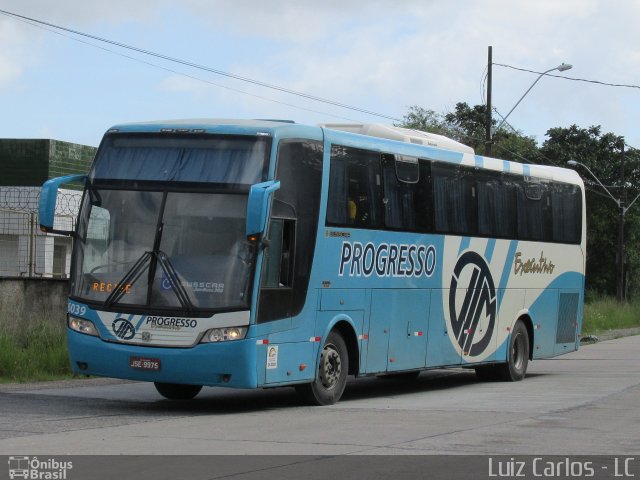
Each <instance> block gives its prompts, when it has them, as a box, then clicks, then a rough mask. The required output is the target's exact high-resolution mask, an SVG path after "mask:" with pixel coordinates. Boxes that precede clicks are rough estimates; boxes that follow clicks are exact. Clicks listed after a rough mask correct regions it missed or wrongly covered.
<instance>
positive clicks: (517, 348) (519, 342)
mask: <svg viewBox="0 0 640 480" xmlns="http://www.w3.org/2000/svg"><path fill="white" fill-rule="evenodd" d="M525 350H526V346H525V344H524V336H523V335H522V334H520V333H518V334H517V335H516V338H514V339H513V347H512V348H511V358H512V359H513V367H514V368H515V369H516V370H517V371H520V370H522V369H523V367H524V355H525Z"/></svg>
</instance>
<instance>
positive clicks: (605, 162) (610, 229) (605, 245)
mask: <svg viewBox="0 0 640 480" xmlns="http://www.w3.org/2000/svg"><path fill="white" fill-rule="evenodd" d="M547 137H548V139H547V140H545V142H544V144H543V145H542V148H541V152H542V154H543V159H544V160H546V162H545V163H552V164H555V165H559V166H566V164H567V161H569V160H576V161H578V162H580V163H583V164H584V165H586V166H587V167H588V168H589V169H590V170H591V171H592V172H593V173H594V175H595V176H596V177H597V178H598V179H599V180H600V181H601V182H602V183H603V184H604V185H605V186H606V187H607V189H608V190H609V191H610V192H611V194H612V195H613V196H614V197H615V198H621V197H624V195H625V192H626V193H629V194H633V197H631V198H630V200H632V199H633V198H634V196H635V194H637V188H632V186H633V185H640V183H638V180H639V178H640V158H639V153H640V152H638V150H636V149H633V148H632V149H629V150H628V151H624V150H625V149H624V146H625V143H624V137H621V136H618V135H615V134H613V133H605V134H603V133H602V132H601V128H600V127H599V126H592V127H589V128H580V127H578V126H576V125H571V126H570V127H569V128H561V127H557V128H551V129H549V130H548V131H547ZM623 161H624V164H625V183H624V184H622V181H621V179H622V177H621V166H622V162H623ZM576 170H577V171H578V173H579V174H580V175H581V176H582V178H583V179H584V182H585V187H586V189H587V194H586V197H587V228H588V232H587V280H586V284H587V288H588V289H589V290H590V291H591V292H594V293H597V294H608V295H615V294H616V285H617V278H616V272H617V268H616V265H617V253H618V222H619V213H620V210H619V208H618V207H617V205H616V204H615V202H614V201H613V199H611V198H610V197H609V195H608V194H607V193H606V191H604V190H603V188H602V187H601V186H600V185H599V184H598V182H597V181H596V180H595V179H594V178H593V177H592V176H591V175H590V174H589V172H587V171H585V169H584V168H583V167H576ZM623 186H624V187H625V188H623ZM633 208H634V209H637V208H638V206H637V205H634V207H633ZM639 219H640V217H639V215H638V212H637V211H635V210H629V213H628V214H627V215H626V216H625V245H626V271H627V278H628V279H629V282H628V284H627V289H628V291H629V293H631V294H632V295H633V294H634V293H636V292H638V291H640V282H638V281H637V280H634V278H633V277H634V276H633V275H630V273H631V272H635V271H638V269H639V268H640V258H639V257H640V251H639V248H638V242H637V240H636V241H633V240H634V239H637V238H638V235H639V234H640V223H639Z"/></svg>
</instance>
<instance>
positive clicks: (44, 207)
mask: <svg viewBox="0 0 640 480" xmlns="http://www.w3.org/2000/svg"><path fill="white" fill-rule="evenodd" d="M86 180H87V176H86V175H84V174H78V175H65V176H64V177H57V178H52V179H51V180H47V181H46V182H44V184H43V185H42V190H41V191H40V204H39V206H38V217H39V219H40V230H42V231H43V232H51V233H58V234H60V235H73V232H70V231H66V230H55V229H54V228H53V225H54V222H55V218H56V199H57V197H58V189H59V188H60V186H61V185H65V184H67V183H72V182H85V181H86Z"/></svg>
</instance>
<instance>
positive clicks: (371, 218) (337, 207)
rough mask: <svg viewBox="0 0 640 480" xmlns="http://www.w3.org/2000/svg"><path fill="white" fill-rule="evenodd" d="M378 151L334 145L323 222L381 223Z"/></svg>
mask: <svg viewBox="0 0 640 480" xmlns="http://www.w3.org/2000/svg"><path fill="white" fill-rule="evenodd" d="M381 206H382V182H381V172H380V154H379V153H377V152H371V151H368V150H360V149H355V148H349V147H342V146H340V145H334V146H333V147H332V148H331V174H330V178H329V200H328V204H327V224H328V225H335V226H340V227H347V226H352V227H358V228H379V227H381V226H382V212H381Z"/></svg>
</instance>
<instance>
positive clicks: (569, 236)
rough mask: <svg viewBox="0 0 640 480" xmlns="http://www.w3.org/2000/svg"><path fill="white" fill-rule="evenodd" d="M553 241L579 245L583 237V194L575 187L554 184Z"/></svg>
mask: <svg viewBox="0 0 640 480" xmlns="http://www.w3.org/2000/svg"><path fill="white" fill-rule="evenodd" d="M551 209H552V212H553V240H554V241H555V242H563V243H578V242H580V237H581V236H582V221H581V219H582V192H581V191H580V189H579V188H578V187H577V186H575V185H566V184H554V185H553V186H552V188H551Z"/></svg>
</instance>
